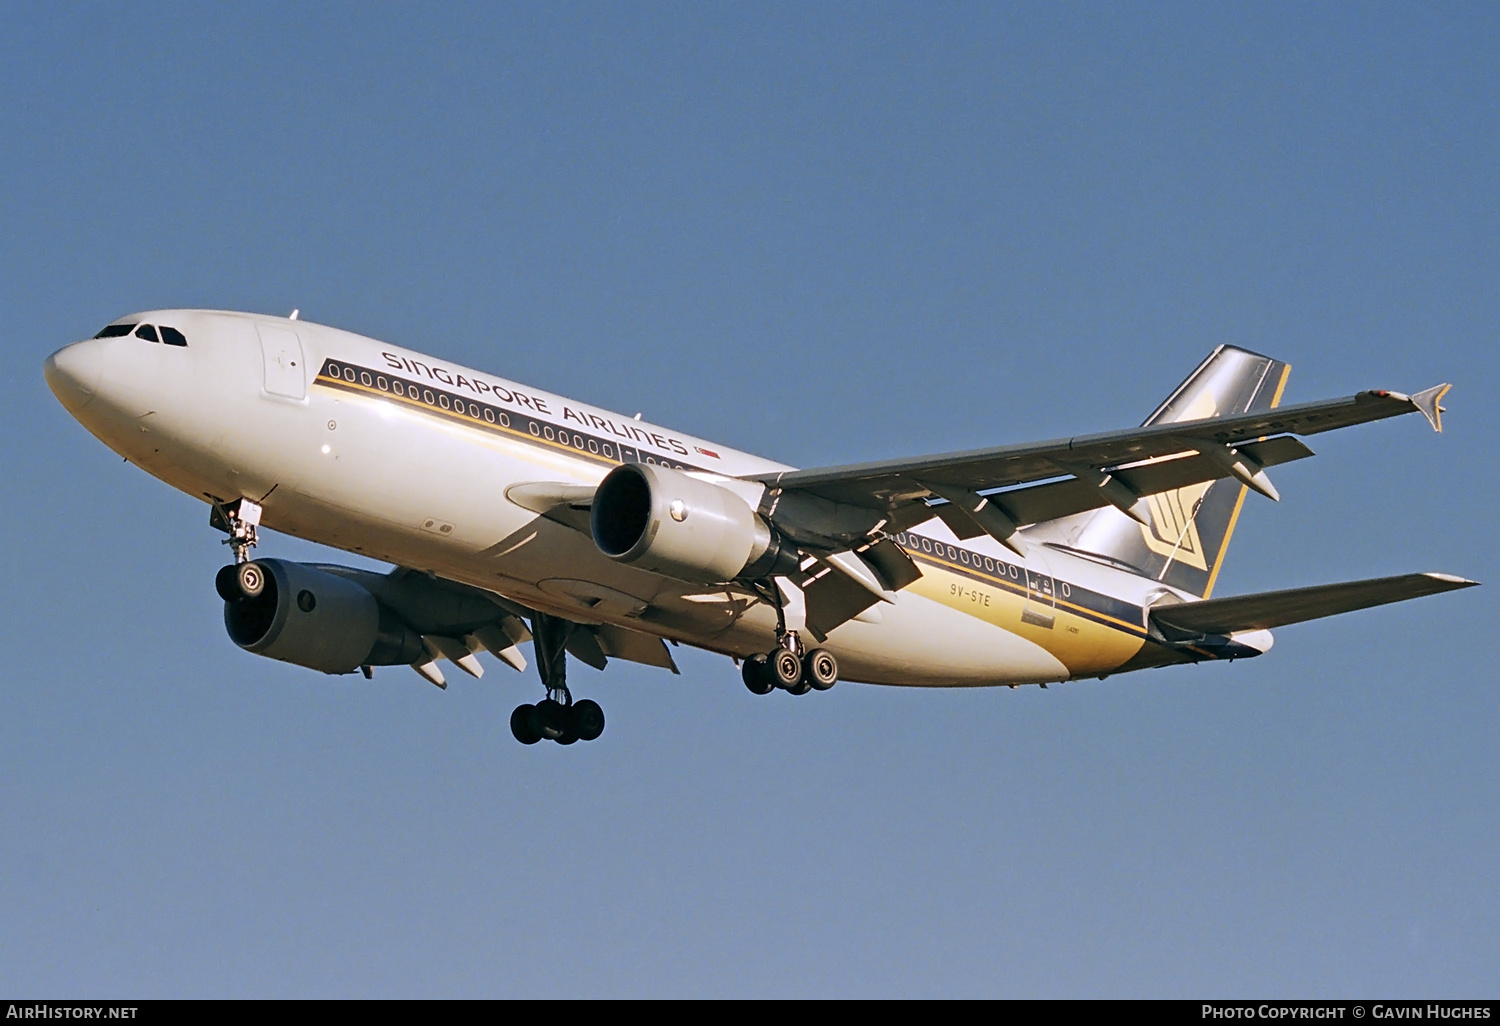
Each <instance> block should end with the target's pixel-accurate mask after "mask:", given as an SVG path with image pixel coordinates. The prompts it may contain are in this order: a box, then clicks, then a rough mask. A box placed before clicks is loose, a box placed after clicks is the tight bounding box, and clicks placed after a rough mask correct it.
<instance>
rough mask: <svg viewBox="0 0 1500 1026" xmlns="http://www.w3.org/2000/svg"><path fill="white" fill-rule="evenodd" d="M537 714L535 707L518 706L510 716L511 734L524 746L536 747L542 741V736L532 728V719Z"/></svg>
mask: <svg viewBox="0 0 1500 1026" xmlns="http://www.w3.org/2000/svg"><path fill="white" fill-rule="evenodd" d="M535 712H536V706H534V705H518V706H516V711H515V712H513V713H511V714H510V732H511V733H512V734H514V735H515V736H516V740H517V741H519V742H521V744H523V745H534V744H536V743H537V742H538V741H540V740H541V739H542V735H541V734H539V733H538V732H537V731H535V730H533V729H532V728H531V717H532V714H534V713H535Z"/></svg>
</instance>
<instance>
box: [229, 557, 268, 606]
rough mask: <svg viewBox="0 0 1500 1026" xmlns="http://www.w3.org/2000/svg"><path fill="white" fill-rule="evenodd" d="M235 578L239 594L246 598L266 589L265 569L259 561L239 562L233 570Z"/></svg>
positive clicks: (253, 596)
mask: <svg viewBox="0 0 1500 1026" xmlns="http://www.w3.org/2000/svg"><path fill="white" fill-rule="evenodd" d="M235 580H236V581H237V582H238V584H239V586H240V594H241V595H244V596H245V597H246V598H255V597H256V596H257V595H259V594H260V593H261V592H263V591H265V590H266V570H265V567H263V566H261V565H260V564H259V563H241V564H240V565H239V567H238V568H237V569H236V570H235Z"/></svg>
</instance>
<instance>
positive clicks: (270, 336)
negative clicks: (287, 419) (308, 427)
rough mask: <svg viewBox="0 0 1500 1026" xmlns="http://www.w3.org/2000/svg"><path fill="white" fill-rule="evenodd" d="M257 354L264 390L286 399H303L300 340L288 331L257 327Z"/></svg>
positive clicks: (304, 378)
mask: <svg viewBox="0 0 1500 1026" xmlns="http://www.w3.org/2000/svg"><path fill="white" fill-rule="evenodd" d="M255 330H256V331H257V332H259V333H260V352H261V356H262V358H263V359H264V360H265V367H266V391H267V392H269V393H270V394H271V395H282V396H286V397H287V398H288V399H306V398H307V367H306V366H305V363H306V361H304V360H303V358H302V340H301V339H299V338H298V337H297V333H296V332H295V331H292V330H291V329H290V328H281V327H276V326H274V325H270V324H257V325H256V326H255Z"/></svg>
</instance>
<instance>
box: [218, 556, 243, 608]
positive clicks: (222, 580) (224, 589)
mask: <svg viewBox="0 0 1500 1026" xmlns="http://www.w3.org/2000/svg"><path fill="white" fill-rule="evenodd" d="M239 570H240V568H239V567H237V566H235V565H234V564H233V563H230V564H229V565H228V566H221V567H219V572H218V573H216V574H214V591H216V592H218V593H219V598H221V599H223V600H224V601H225V602H233V601H234V600H235V599H237V598H239V597H240V578H239Z"/></svg>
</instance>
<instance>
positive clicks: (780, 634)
mask: <svg viewBox="0 0 1500 1026" xmlns="http://www.w3.org/2000/svg"><path fill="white" fill-rule="evenodd" d="M768 590H770V592H771V594H773V595H776V596H777V597H778V598H779V593H777V592H775V590H774V588H773V589H768ZM740 676H741V677H743V678H744V681H745V687H747V688H749V689H750V693H751V694H755V695H769V694H770V693H771V692H773V691H775V690H776V689H777V688H780V689H781V690H783V691H786V692H789V693H791V694H793V695H805V694H807V693H808V692H809V691H827V690H828V689H829V688H831V687H833V686H834V685H835V684H837V683H838V682H839V661H838V660H837V659H835V658H834V657H833V653H832V652H830V651H828V649H826V648H815V649H813V650H812V651H811V652H808V651H806V650H804V649H803V647H802V638H801V636H800V635H799V634H798V633H797V632H796V631H789V630H787V628H786V610H785V609H784V608H783V607H782V605H781V603H780V602H779V601H778V602H777V603H776V647H775V648H773V649H771V651H770V652H768V653H766V654H765V655H753V656H751V657H750V658H749V659H746V660H745V661H744V662H743V663H741V664H740Z"/></svg>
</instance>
